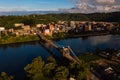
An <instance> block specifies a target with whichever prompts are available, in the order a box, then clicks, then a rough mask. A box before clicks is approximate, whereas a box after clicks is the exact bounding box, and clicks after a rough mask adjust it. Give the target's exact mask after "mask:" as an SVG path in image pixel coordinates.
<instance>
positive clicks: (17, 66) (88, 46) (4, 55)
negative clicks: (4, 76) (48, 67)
mask: <svg viewBox="0 0 120 80" xmlns="http://www.w3.org/2000/svg"><path fill="white" fill-rule="evenodd" d="M54 43H55V44H58V45H69V46H70V47H71V48H72V49H73V51H74V52H75V53H76V54H77V55H79V54H81V53H85V52H94V51H95V49H96V48H97V47H98V48H100V49H105V48H116V49H120V35H104V36H91V37H82V38H81V37H80V38H69V39H62V40H58V41H54ZM38 56H41V57H42V58H43V60H44V61H46V58H47V57H48V56H50V54H49V53H48V52H47V51H46V50H45V49H44V48H43V47H42V46H41V45H40V44H39V41H36V42H26V43H16V44H9V45H0V72H3V71H4V72H6V73H8V74H11V75H15V76H16V80H23V79H24V75H25V71H24V67H25V66H26V65H27V64H28V63H30V62H31V61H32V60H33V59H34V58H35V57H38Z"/></svg>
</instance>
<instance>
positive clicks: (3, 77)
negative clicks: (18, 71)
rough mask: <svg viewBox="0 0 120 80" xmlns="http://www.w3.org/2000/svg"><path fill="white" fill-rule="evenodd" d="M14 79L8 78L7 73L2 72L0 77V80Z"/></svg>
mask: <svg viewBox="0 0 120 80" xmlns="http://www.w3.org/2000/svg"><path fill="white" fill-rule="evenodd" d="M13 79H14V77H13V76H8V75H7V73H5V72H2V73H1V75H0V80H13Z"/></svg>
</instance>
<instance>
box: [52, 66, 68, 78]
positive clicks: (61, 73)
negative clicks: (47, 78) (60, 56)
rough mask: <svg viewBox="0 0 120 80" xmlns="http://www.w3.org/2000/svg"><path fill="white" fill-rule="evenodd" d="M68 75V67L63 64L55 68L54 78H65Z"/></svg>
mask: <svg viewBox="0 0 120 80" xmlns="http://www.w3.org/2000/svg"><path fill="white" fill-rule="evenodd" d="M68 75H69V71H68V69H67V68H66V67H64V66H59V67H57V68H56V70H55V77H54V80H67V77H68Z"/></svg>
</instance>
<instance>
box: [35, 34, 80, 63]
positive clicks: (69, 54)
mask: <svg viewBox="0 0 120 80" xmlns="http://www.w3.org/2000/svg"><path fill="white" fill-rule="evenodd" d="M37 36H38V37H39V38H40V40H41V41H44V42H45V43H47V44H49V45H50V46H52V47H53V48H55V49H57V50H58V51H59V52H60V53H61V54H62V56H63V57H65V58H67V59H68V60H70V61H72V62H76V63H78V64H79V63H80V60H79V58H78V57H77V56H76V54H75V53H74V51H73V50H72V49H71V47H70V46H63V45H62V46H61V45H57V44H55V43H53V42H52V41H51V40H48V39H47V38H46V37H45V36H44V35H43V34H41V33H37ZM43 47H44V46H43ZM47 50H48V49H47Z"/></svg>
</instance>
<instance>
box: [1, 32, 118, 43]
mask: <svg viewBox="0 0 120 80" xmlns="http://www.w3.org/2000/svg"><path fill="white" fill-rule="evenodd" d="M58 34H59V33H58ZM102 35H114V34H111V33H109V32H106V33H96V34H95V33H94V34H93V33H91V34H65V33H64V35H63V36H62V37H60V36H58V37H50V36H49V37H47V38H48V39H50V40H60V39H67V38H79V37H90V36H102ZM116 35H117V34H116ZM21 37H22V36H20V37H18V38H21ZM28 37H29V36H28ZM30 37H31V36H30ZM33 37H35V38H32V39H31V38H28V39H27V40H21V41H15V42H6V43H0V45H7V44H16V43H26V42H34V41H39V38H37V37H36V35H34V36H33Z"/></svg>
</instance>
